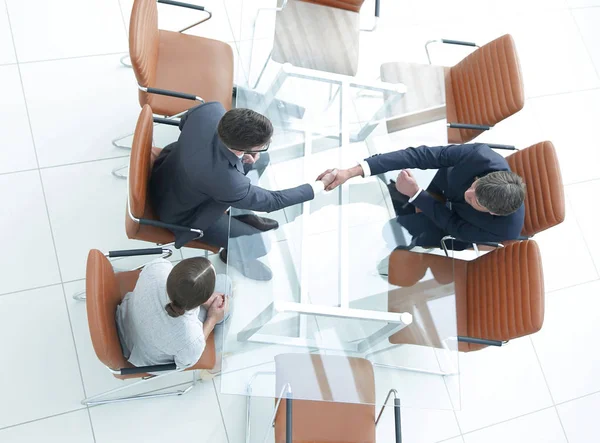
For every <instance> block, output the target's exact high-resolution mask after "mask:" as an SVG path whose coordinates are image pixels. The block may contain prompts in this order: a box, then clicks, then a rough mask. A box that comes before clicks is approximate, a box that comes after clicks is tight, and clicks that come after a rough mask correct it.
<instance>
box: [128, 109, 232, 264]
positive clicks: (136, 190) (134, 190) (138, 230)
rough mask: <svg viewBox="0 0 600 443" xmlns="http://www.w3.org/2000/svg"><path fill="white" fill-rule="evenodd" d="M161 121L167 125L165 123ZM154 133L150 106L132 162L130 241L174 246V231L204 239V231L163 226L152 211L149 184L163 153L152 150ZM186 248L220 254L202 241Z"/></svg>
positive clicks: (137, 135)
mask: <svg viewBox="0 0 600 443" xmlns="http://www.w3.org/2000/svg"><path fill="white" fill-rule="evenodd" d="M157 120H159V121H162V122H164V120H162V119H157ZM152 133H153V117H152V109H150V106H148V105H144V107H143V108H142V111H141V113H140V116H139V118H138V121H137V125H136V127H135V133H134V135H133V144H132V146H131V157H130V159H129V177H128V194H127V214H126V219H125V231H126V232H127V237H129V238H131V239H135V240H144V241H147V242H152V243H158V244H167V243H172V242H174V241H175V236H174V235H173V231H192V232H195V233H196V234H198V236H199V237H201V236H202V231H201V230H200V229H195V228H191V227H187V226H179V225H174V224H171V223H163V222H161V221H159V220H158V219H157V218H156V216H155V215H154V212H153V211H152V207H151V206H150V202H149V199H148V181H149V179H150V172H151V171H152V164H153V162H154V160H155V159H156V156H157V155H158V154H159V153H160V149H159V148H153V147H152ZM185 246H186V247H189V248H196V249H204V250H206V251H211V252H214V253H217V252H219V249H220V248H219V247H217V246H212V245H209V244H206V243H203V242H201V241H199V240H193V241H191V242H189V243H188V244H186V245H185Z"/></svg>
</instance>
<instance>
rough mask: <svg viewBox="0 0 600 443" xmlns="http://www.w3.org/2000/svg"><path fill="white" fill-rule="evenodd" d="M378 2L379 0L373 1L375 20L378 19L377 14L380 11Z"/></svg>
mask: <svg viewBox="0 0 600 443" xmlns="http://www.w3.org/2000/svg"><path fill="white" fill-rule="evenodd" d="M379 2H380V0H375V17H377V18H379V13H380V11H381V8H380V4H379Z"/></svg>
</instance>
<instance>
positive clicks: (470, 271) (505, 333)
mask: <svg viewBox="0 0 600 443" xmlns="http://www.w3.org/2000/svg"><path fill="white" fill-rule="evenodd" d="M427 269H431V272H432V274H433V277H434V279H435V280H436V281H437V282H438V283H439V284H449V283H452V282H453V281H454V284H455V294H456V317H457V318H456V321H457V330H458V333H457V335H458V340H459V350H460V351H464V352H468V351H474V350H478V349H481V348H484V347H486V346H488V345H494V346H501V345H502V343H503V342H505V341H508V340H511V339H514V338H518V337H522V336H525V335H529V334H533V333H535V332H537V331H539V330H540V329H541V327H542V324H543V321H544V277H543V272H542V259H541V255H540V251H539V248H538V246H537V244H536V243H535V241H534V240H525V241H521V242H516V243H512V244H509V245H507V246H506V247H503V248H502V247H501V248H498V249H496V250H494V251H492V252H489V253H488V254H486V255H483V256H481V257H479V258H477V259H476V260H472V261H464V260H458V259H454V261H453V260H452V259H451V258H448V257H443V256H438V255H432V254H423V253H416V252H412V251H404V250H396V251H394V252H392V254H391V256H390V261H389V271H388V274H389V277H388V279H389V282H390V283H391V284H393V285H396V286H400V287H403V288H410V287H412V286H414V285H416V283H417V282H418V281H419V280H420V279H421V278H422V277H423V276H424V275H425V272H426V271H427ZM413 292H414V296H410V295H407V294H406V291H402V290H400V291H398V290H391V291H390V292H389V294H388V310H389V311H391V312H411V311H415V310H416V311H419V312H421V313H427V302H428V301H431V300H432V299H433V298H432V296H430V295H427V294H426V293H421V292H420V291H419V290H418V288H417V287H416V286H415V289H414V291H413ZM419 317H421V318H424V319H425V320H424V321H420V320H419ZM413 318H414V319H415V321H413V323H412V324H411V325H409V326H407V327H406V328H404V329H402V330H401V331H399V332H397V333H396V334H394V335H392V336H391V337H390V343H393V344H418V345H425V346H435V347H441V341H442V340H441V338H440V337H438V336H437V331H436V327H435V324H433V323H430V322H428V321H427V315H420V316H414V317H413Z"/></svg>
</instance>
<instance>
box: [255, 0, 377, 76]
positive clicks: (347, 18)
mask: <svg viewBox="0 0 600 443" xmlns="http://www.w3.org/2000/svg"><path fill="white" fill-rule="evenodd" d="M363 3H364V0H285V1H284V2H283V5H282V6H281V7H280V8H277V9H276V11H277V12H276V14H277V16H276V20H275V36H274V41H273V49H272V50H271V53H270V54H269V57H267V60H266V61H265V64H264V66H263V68H262V71H261V73H260V74H259V76H258V78H257V80H256V82H255V85H254V86H255V87H256V85H257V84H258V83H259V81H260V78H261V77H262V74H263V73H264V70H265V68H266V67H267V64H268V63H269V60H270V59H273V60H274V61H276V62H278V63H291V64H292V65H294V66H297V67H299V68H306V69H314V70H317V71H325V72H332V73H335V74H343V75H350V76H354V75H356V71H357V69H358V54H359V53H358V48H359V37H360V31H361V29H360V14H359V12H360V9H361V7H362V5H363ZM259 12H260V11H259ZM377 17H379V0H376V2H375V19H377Z"/></svg>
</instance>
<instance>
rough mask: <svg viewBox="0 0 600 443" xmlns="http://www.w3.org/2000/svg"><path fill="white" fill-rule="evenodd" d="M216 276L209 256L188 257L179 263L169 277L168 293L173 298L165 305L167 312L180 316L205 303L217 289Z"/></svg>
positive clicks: (173, 315) (172, 315)
mask: <svg viewBox="0 0 600 443" xmlns="http://www.w3.org/2000/svg"><path fill="white" fill-rule="evenodd" d="M216 278H217V276H216V275H215V270H214V268H213V267H212V265H211V263H210V261H209V260H208V259H207V258H204V257H193V258H186V259H185V260H182V261H180V262H179V263H177V264H176V265H175V267H174V268H173V269H172V270H171V272H170V273H169V276H168V277H167V295H168V296H169V299H170V300H171V302H170V303H168V304H167V305H166V306H165V310H166V311H167V314H169V315H170V316H171V317H179V316H180V315H183V314H184V313H185V311H189V310H191V309H194V308H197V307H198V306H200V305H201V304H202V303H205V302H206V301H207V300H208V299H209V298H210V296H211V295H212V293H213V292H214V291H215V283H216Z"/></svg>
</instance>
